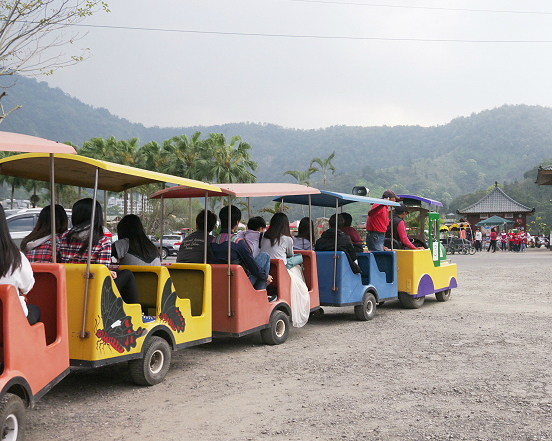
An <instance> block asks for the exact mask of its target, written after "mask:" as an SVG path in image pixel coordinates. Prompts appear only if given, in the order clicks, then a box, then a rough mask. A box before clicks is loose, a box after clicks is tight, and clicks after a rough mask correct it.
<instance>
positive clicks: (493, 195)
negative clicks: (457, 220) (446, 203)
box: [457, 182, 535, 230]
mask: <svg viewBox="0 0 552 441" xmlns="http://www.w3.org/2000/svg"><path fill="white" fill-rule="evenodd" d="M534 212H535V209H534V208H529V207H526V206H525V205H522V204H520V203H519V202H516V201H514V200H513V199H512V198H511V197H510V196H508V195H507V194H506V193H504V192H503V191H502V190H501V189H500V188H498V183H497V182H495V187H494V188H493V189H492V190H491V191H490V192H489V193H487V194H486V195H485V196H484V197H483V198H482V199H481V200H479V201H478V202H476V203H475V204H472V205H470V206H469V207H466V208H463V209H461V210H458V211H457V213H458V214H460V215H462V216H463V217H464V218H465V220H466V221H467V222H469V223H470V225H471V226H472V229H474V228H476V227H475V224H476V223H477V222H479V221H482V220H485V219H487V218H489V217H491V216H500V217H503V218H504V219H507V220H509V221H511V222H512V223H511V224H510V225H508V228H523V229H524V230H525V229H527V216H529V215H531V214H532V213H534Z"/></svg>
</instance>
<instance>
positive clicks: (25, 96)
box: [0, 77, 552, 204]
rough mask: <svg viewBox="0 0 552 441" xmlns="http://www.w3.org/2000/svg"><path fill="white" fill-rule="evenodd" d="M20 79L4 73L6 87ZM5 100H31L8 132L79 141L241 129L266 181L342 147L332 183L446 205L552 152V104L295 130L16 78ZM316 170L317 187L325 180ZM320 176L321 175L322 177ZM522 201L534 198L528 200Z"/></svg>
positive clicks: (517, 174)
mask: <svg viewBox="0 0 552 441" xmlns="http://www.w3.org/2000/svg"><path fill="white" fill-rule="evenodd" d="M13 82H14V78H10V77H0V87H6V86H9V85H10V84H12V83H13ZM6 91H7V93H8V96H6V97H4V99H3V100H2V102H3V104H4V108H5V109H9V108H12V107H14V106H15V105H18V104H20V105H22V106H23V107H22V108H21V109H20V110H17V111H15V112H13V113H12V114H10V115H9V116H8V117H7V118H6V119H5V121H4V122H2V124H1V125H0V130H5V131H14V132H20V133H26V134H29V135H35V136H41V137H44V138H48V139H53V140H56V141H71V142H72V143H74V144H76V145H82V143H83V142H84V141H86V140H88V139H90V138H93V137H103V138H107V137H109V136H115V137H116V138H119V139H128V138H131V137H138V138H139V139H140V141H141V143H142V144H145V143H146V142H148V141H152V140H153V141H157V142H162V141H164V140H166V139H168V138H170V137H172V136H174V135H180V134H187V135H190V134H192V133H193V132H195V131H198V130H199V131H201V132H202V133H203V134H205V135H207V134H208V133H211V132H219V133H224V134H225V135H226V136H227V137H231V136H233V135H240V136H241V137H242V139H243V140H244V141H246V142H248V143H249V144H251V145H252V147H253V149H252V157H253V160H255V161H257V162H258V164H259V169H258V171H257V177H258V180H259V181H264V182H270V181H292V180H293V179H292V178H291V177H290V176H283V173H284V172H285V171H286V170H306V169H307V168H308V166H309V164H310V161H311V159H312V158H314V157H320V158H325V157H327V156H328V155H329V154H330V153H331V152H333V151H335V152H336V157H335V159H334V161H333V165H334V166H335V167H336V169H337V172H336V174H335V175H333V176H332V175H330V176H329V182H328V188H331V189H334V190H337V191H346V192H348V191H350V189H351V188H352V187H353V186H354V185H358V184H363V185H366V186H368V187H369V188H372V193H371V194H372V195H375V196H379V192H380V191H381V190H382V189H383V188H387V187H389V188H393V189H394V190H396V191H398V192H405V193H412V194H421V195H424V196H426V197H430V198H435V199H438V200H442V201H443V202H445V203H446V204H448V203H450V202H451V201H452V199H453V198H454V197H456V196H458V195H461V194H465V193H472V192H475V191H477V190H481V189H485V188H487V187H489V186H490V185H492V184H493V183H494V182H495V181H498V182H513V181H515V180H516V179H523V174H524V173H525V172H526V171H527V170H530V169H532V168H534V167H535V166H536V165H538V164H539V163H540V162H541V161H543V160H544V159H545V158H549V157H551V156H552V109H551V108H545V107H540V106H526V105H517V106H502V107H499V108H496V109H492V110H486V111H483V112H480V113H477V114H472V115H470V116H469V117H459V118H456V119H454V120H452V121H451V122H450V123H448V124H445V125H442V126H435V127H420V126H396V127H387V126H384V127H350V126H333V127H328V128H325V129H318V130H297V129H288V128H284V127H280V126H276V125H273V124H252V123H235V124H224V125H219V126H209V127H180V128H174V127H172V128H160V127H145V126H143V125H142V124H135V123H131V122H129V121H127V120H125V119H122V118H119V117H117V116H114V115H112V114H111V113H110V112H109V111H108V110H106V109H103V108H94V107H92V106H89V105H87V104H84V103H82V102H81V101H79V100H78V99H76V98H73V97H70V96H69V95H67V94H65V93H64V92H63V91H62V90H60V89H57V88H56V89H53V88H50V87H49V86H48V85H47V84H46V83H44V82H37V81H36V80H34V79H28V78H24V77H16V78H15V84H14V85H13V87H10V88H8V89H6ZM320 179H321V178H320V174H319V173H318V174H315V175H314V176H313V185H316V184H318V183H319V181H320ZM317 181H318V182H317ZM520 202H522V203H525V202H524V201H523V200H520Z"/></svg>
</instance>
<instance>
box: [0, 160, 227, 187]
mask: <svg viewBox="0 0 552 441" xmlns="http://www.w3.org/2000/svg"><path fill="white" fill-rule="evenodd" d="M53 156H54V161H53V162H54V175H55V182H56V184H65V185H73V186H75V187H84V188H93V187H94V179H95V174H96V173H95V172H96V170H98V176H99V180H98V181H99V182H98V189H100V190H108V191H115V192H119V191H124V190H127V189H129V188H133V187H137V186H139V185H145V184H152V183H159V182H167V183H170V184H177V185H184V186H189V187H192V188H194V189H202V190H203V192H205V191H215V192H218V188H217V187H215V186H213V185H210V184H206V183H204V182H201V181H195V180H193V179H186V178H180V177H178V176H172V175H167V174H164V173H157V172H152V171H149V170H142V169H140V168H135V167H129V166H127V165H121V164H114V163H112V162H107V161H100V160H99V159H92V158H87V157H85V156H79V155H68V154H55V155H53ZM0 174H3V175H6V176H17V177H19V178H26V179H34V180H37V181H46V182H47V181H49V180H50V155H49V154H47V153H26V154H22V155H15V156H9V157H7V158H4V159H0ZM219 194H220V193H219Z"/></svg>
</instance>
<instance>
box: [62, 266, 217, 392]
mask: <svg viewBox="0 0 552 441" xmlns="http://www.w3.org/2000/svg"><path fill="white" fill-rule="evenodd" d="M178 266H179V268H178V269H175V270H174V271H173V275H174V277H175V280H177V281H178V282H177V284H178V285H179V286H180V290H178V291H177V290H176V289H175V284H174V283H173V279H172V278H171V273H169V270H168V269H167V268H165V267H155V266H121V269H129V270H131V271H132V272H133V273H134V276H135V278H136V284H137V286H138V292H139V302H140V303H139V304H127V303H125V302H124V301H123V300H122V298H121V296H120V294H119V292H118V290H117V287H116V286H115V283H114V281H113V278H112V277H111V275H110V272H109V270H108V269H107V267H106V266H104V265H91V267H90V273H91V275H92V277H91V278H90V279H89V286H88V294H87V296H86V297H87V298H86V300H85V294H84V292H85V277H84V276H85V273H86V265H84V264H66V265H65V267H66V273H67V286H68V287H71V293H70V295H69V296H68V312H69V314H68V317H69V319H68V320H69V323H68V325H69V356H70V359H71V365H73V366H90V367H95V366H102V365H106V364H111V363H115V362H121V361H125V360H134V361H133V362H131V374H132V376H133V379H134V380H135V381H137V382H138V383H144V382H146V383H147V384H149V382H150V381H151V380H152V379H147V378H141V375H140V373H139V372H140V369H139V367H140V366H141V365H143V364H147V363H152V362H154V363H155V360H152V357H148V356H147V354H146V353H145V352H147V351H145V350H144V348H145V347H149V346H150V345H149V344H148V343H147V342H148V341H149V340H151V339H152V338H153V337H155V338H156V340H155V341H157V342H158V345H160V348H161V349H158V351H161V353H159V352H158V353H157V357H158V358H159V357H161V356H163V357H167V354H166V352H167V351H164V352H163V349H164V348H166V347H168V348H169V353H170V350H171V349H172V350H176V349H181V348H184V347H187V346H192V345H196V344H201V343H207V342H209V341H211V335H212V331H211V288H210V280H211V268H210V267H209V266H208V265H199V264H197V265H184V264H182V265H178ZM85 301H86V307H85ZM141 306H145V307H147V308H148V310H149V312H150V313H151V315H154V316H155V318H156V319H155V321H153V322H149V323H142V312H141V310H142V308H141ZM83 311H85V320H84V327H83V320H82V314H83ZM159 339H162V340H163V341H164V342H165V343H166V344H165V343H163V342H160V340H159ZM161 354H162V355H161ZM169 357H170V355H169ZM165 361H167V360H165ZM132 364H136V365H137V366H138V367H137V368H135V369H133V366H132ZM165 364H166V366H167V369H168V364H167V363H164V365H165ZM142 367H143V366H142ZM133 371H134V372H133ZM159 373H161V372H159ZM163 376H164V375H163Z"/></svg>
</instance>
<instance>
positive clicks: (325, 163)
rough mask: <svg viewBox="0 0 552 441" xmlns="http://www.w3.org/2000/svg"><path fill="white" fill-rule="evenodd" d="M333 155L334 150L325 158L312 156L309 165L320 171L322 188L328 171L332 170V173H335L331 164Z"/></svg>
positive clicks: (324, 186)
mask: <svg viewBox="0 0 552 441" xmlns="http://www.w3.org/2000/svg"><path fill="white" fill-rule="evenodd" d="M334 157H335V152H332V154H331V155H330V156H328V157H327V158H325V159H320V158H313V159H312V161H311V163H310V167H311V168H314V170H315V171H321V172H322V188H323V189H324V190H325V189H326V176H327V173H328V171H331V172H332V175H333V174H335V167H334V165H333V164H332V159H333V158H334ZM314 164H317V165H318V166H319V167H320V168H318V167H316V166H315V165H314Z"/></svg>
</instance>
